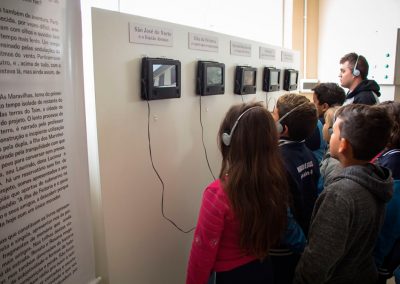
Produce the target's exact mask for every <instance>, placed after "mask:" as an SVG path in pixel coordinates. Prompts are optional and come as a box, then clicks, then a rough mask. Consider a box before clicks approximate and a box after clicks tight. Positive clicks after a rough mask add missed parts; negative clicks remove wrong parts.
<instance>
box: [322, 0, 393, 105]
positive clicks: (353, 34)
mask: <svg viewBox="0 0 400 284" xmlns="http://www.w3.org/2000/svg"><path fill="white" fill-rule="evenodd" d="M319 5H320V10H319V12H320V15H319V54H318V57H319V58H318V75H319V79H320V80H321V81H323V82H324V81H325V82H326V81H331V82H339V79H338V74H339V60H340V58H341V57H342V56H343V55H345V54H346V53H349V52H356V53H360V54H362V55H364V56H365V57H366V58H367V60H368V62H369V65H370V75H369V78H371V79H375V80H376V81H377V82H378V83H379V84H381V90H382V97H381V100H388V99H393V97H394V93H395V89H396V88H395V86H393V82H394V72H395V70H394V60H395V59H394V58H395V53H396V37H397V29H399V28H400V1H396V0H382V1H375V0H353V1H348V0H334V1H333V0H321V1H320V2H319ZM387 53H389V54H390V57H389V58H388V57H386V54H387ZM385 64H389V65H390V67H389V68H388V69H387V70H386V69H385V67H384V66H385ZM386 74H387V75H388V78H387V79H385V78H384V76H385V75H386ZM398 77H399V76H398Z"/></svg>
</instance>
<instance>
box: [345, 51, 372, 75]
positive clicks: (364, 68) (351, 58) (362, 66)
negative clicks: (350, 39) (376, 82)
mask: <svg viewBox="0 0 400 284" xmlns="http://www.w3.org/2000/svg"><path fill="white" fill-rule="evenodd" d="M357 58H358V61H357ZM346 61H348V62H349V64H350V66H351V68H352V69H354V67H355V65H356V62H357V66H356V67H357V69H358V70H360V76H361V79H363V80H365V79H367V77H368V70H369V65H368V61H367V59H366V58H365V57H364V56H362V55H357V53H354V52H351V53H347V54H346V55H345V56H343V57H342V58H341V59H340V62H339V63H340V64H343V63H345V62H346Z"/></svg>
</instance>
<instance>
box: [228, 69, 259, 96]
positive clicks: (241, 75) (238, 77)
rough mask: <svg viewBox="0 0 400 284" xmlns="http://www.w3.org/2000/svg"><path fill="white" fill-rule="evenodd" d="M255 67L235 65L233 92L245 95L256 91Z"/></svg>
mask: <svg viewBox="0 0 400 284" xmlns="http://www.w3.org/2000/svg"><path fill="white" fill-rule="evenodd" d="M256 83H257V68H253V67H249V66H236V70H235V86H234V93H235V94H238V95H247V94H255V93H256V89H257V88H256Z"/></svg>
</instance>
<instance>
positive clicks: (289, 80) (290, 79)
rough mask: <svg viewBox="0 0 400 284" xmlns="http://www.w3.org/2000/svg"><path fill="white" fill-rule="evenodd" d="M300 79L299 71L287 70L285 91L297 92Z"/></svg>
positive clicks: (284, 83)
mask: <svg viewBox="0 0 400 284" xmlns="http://www.w3.org/2000/svg"><path fill="white" fill-rule="evenodd" d="M298 79H299V71H297V70H294V69H285V72H284V80H283V89H284V90H286V91H294V90H297V81H298Z"/></svg>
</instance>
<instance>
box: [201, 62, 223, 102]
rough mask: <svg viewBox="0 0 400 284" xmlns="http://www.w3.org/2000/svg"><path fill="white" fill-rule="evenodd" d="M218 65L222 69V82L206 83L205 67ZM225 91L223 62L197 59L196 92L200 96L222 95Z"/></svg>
mask: <svg viewBox="0 0 400 284" xmlns="http://www.w3.org/2000/svg"><path fill="white" fill-rule="evenodd" d="M209 67H218V68H221V70H222V83H221V84H214V85H208V84H207V68H209ZM224 93H225V64H224V63H220V62H215V61H203V60H199V61H198V63H197V75H196V94H198V95H201V96H211V95H222V94H224Z"/></svg>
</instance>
